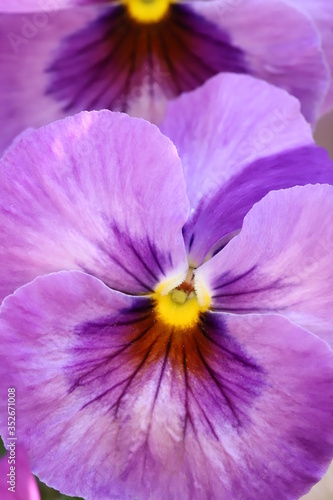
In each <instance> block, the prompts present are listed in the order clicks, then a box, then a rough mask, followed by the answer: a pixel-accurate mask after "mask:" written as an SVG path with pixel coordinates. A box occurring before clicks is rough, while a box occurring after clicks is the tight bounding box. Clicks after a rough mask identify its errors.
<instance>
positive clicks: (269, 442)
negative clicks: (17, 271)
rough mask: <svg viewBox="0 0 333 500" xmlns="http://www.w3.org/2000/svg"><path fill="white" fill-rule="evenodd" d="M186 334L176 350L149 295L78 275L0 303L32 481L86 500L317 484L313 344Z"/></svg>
mask: <svg viewBox="0 0 333 500" xmlns="http://www.w3.org/2000/svg"><path fill="white" fill-rule="evenodd" d="M22 324H24V328H22ZM199 326H200V328H199V329H198V331H197V332H195V333H194V332H191V331H188V332H183V334H185V335H186V336H190V338H186V339H185V338H184V345H183V347H182V341H181V340H180V339H179V334H180V332H177V331H172V330H170V331H166V332H164V331H163V330H160V335H159V336H156V332H155V331H154V329H155V328H156V322H155V321H154V317H153V315H152V310H151V304H150V301H149V298H147V297H137V298H134V297H129V296H125V295H123V294H121V293H119V292H114V291H113V290H110V289H109V288H107V287H106V286H105V285H103V284H102V283H101V282H100V281H99V280H97V279H95V278H93V277H91V276H88V275H85V274H83V273H78V272H69V273H67V272H62V273H57V274H53V275H50V276H45V277H42V278H37V279H36V280H35V281H34V282H33V283H30V284H28V285H26V286H24V287H22V288H21V289H19V290H17V291H16V292H15V293H14V294H13V295H12V296H10V297H7V299H6V300H5V301H4V303H3V306H2V309H1V317H0V332H1V335H0V344H1V349H0V353H1V363H0V372H1V377H0V386H1V388H2V389H5V388H7V387H8V384H10V385H15V387H16V388H17V393H18V395H19V397H18V398H17V412H18V414H19V415H20V420H19V424H20V427H19V430H20V438H21V439H22V441H23V442H24V444H25V445H26V446H27V449H28V451H29V456H30V459H31V463H32V466H33V470H34V471H35V472H36V473H37V474H38V476H39V477H40V478H41V479H42V480H44V481H46V482H47V483H48V484H50V485H52V486H55V487H57V488H58V489H60V490H61V491H63V492H64V493H67V494H70V495H80V496H83V497H84V498H87V500H89V499H96V498H98V499H99V500H110V499H113V498H138V499H140V500H141V499H146V498H160V499H162V500H171V499H173V500H176V499H179V498H182V499H184V500H203V499H212V500H216V499H219V498H242V499H244V500H252V499H253V498H265V499H267V500H275V499H276V498H285V499H289V500H291V499H295V498H298V497H299V496H300V495H301V494H303V493H305V492H306V491H307V490H308V489H309V488H310V487H311V486H312V485H313V484H314V483H315V482H317V481H318V480H319V479H320V477H321V476H322V475H323V473H324V472H325V470H326V468H327V466H328V463H329V461H330V459H331V457H332V454H333V433H332V427H331V415H332V410H333V408H332V404H333V386H332V383H331V381H332V376H333V356H332V352H331V351H330V349H329V348H328V346H327V344H325V343H324V342H322V341H321V340H320V339H318V338H317V337H315V336H314V335H312V334H310V333H308V332H306V331H304V330H302V329H300V328H299V327H297V326H295V325H293V324H291V323H290V322H288V321H287V320H286V319H284V318H282V317H280V316H262V317H260V316H256V315H253V316H251V315H250V316H247V317H245V316H243V317H235V316H232V315H228V314H226V315H224V316H223V315H220V314H214V313H209V314H207V315H206V316H205V317H204V318H203V319H202V322H201V323H200V325H199ZM164 337H165V338H164ZM173 343H175V344H177V343H178V344H179V347H180V349H176V350H174V349H173ZM190 347H191V348H190ZM0 404H1V405H2V408H1V409H2V411H1V412H0V415H1V417H0V418H1V430H2V431H4V430H5V428H6V424H7V417H6V415H5V411H4V408H3V406H4V405H5V400H4V398H2V399H1V403H0Z"/></svg>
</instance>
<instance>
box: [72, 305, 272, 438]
mask: <svg viewBox="0 0 333 500" xmlns="http://www.w3.org/2000/svg"><path fill="white" fill-rule="evenodd" d="M152 305H153V301H151V300H150V299H149V298H147V299H146V308H143V307H142V305H140V307H135V305H134V309H131V310H129V311H122V312H121V313H120V314H118V315H117V316H114V317H106V318H101V319H100V320H98V321H94V322H91V323H85V324H83V325H80V326H78V327H77V329H76V336H77V342H76V345H75V346H73V347H72V349H71V355H72V359H73V363H72V364H71V365H70V366H68V367H67V369H66V372H67V375H68V378H69V382H70V392H74V391H80V392H81V395H82V396H83V400H84V401H85V402H84V403H83V405H82V409H84V408H85V407H87V406H90V405H92V404H97V405H102V406H103V407H105V409H106V410H107V411H109V412H110V418H111V419H117V418H119V417H120V415H121V413H122V412H125V414H130V411H131V409H130V408H129V407H128V406H127V397H128V396H132V397H134V398H136V397H138V396H139V395H140V392H141V390H142V388H143V387H144V385H145V383H148V382H149V380H151V377H154V379H155V380H156V389H155V394H154V397H153V401H152V403H151V416H153V412H154V407H155V405H156V402H157V400H158V397H159V392H160V389H161V386H162V384H163V383H164V377H165V373H166V368H167V365H168V373H170V370H171V373H173V374H174V380H175V381H176V380H177V381H178V382H177V392H178V394H180V395H183V396H181V397H183V404H184V407H183V434H184V437H185V435H186V433H187V432H189V430H190V429H192V432H193V433H194V435H196V436H197V439H198V441H199V437H200V436H199V433H198V431H197V426H198V422H200V425H203V426H204V428H205V429H206V432H207V433H210V434H211V435H212V436H213V437H214V438H215V439H218V430H217V429H218V427H219V426H220V425H221V422H224V423H226V424H231V425H232V426H233V427H234V428H235V429H241V428H242V427H243V426H246V425H247V424H248V423H249V418H250V417H249V411H248V410H249V408H250V407H251V406H252V405H253V402H254V400H255V399H256V397H258V396H259V394H260V392H261V390H262V388H263V387H264V385H265V373H264V372H263V370H262V369H261V367H260V366H258V365H257V363H256V361H255V360H254V359H252V358H250V357H249V356H248V355H247V353H246V352H245V350H244V348H243V347H241V346H240V345H239V344H238V343H237V342H236V341H235V339H234V338H233V337H232V332H228V331H227V330H226V329H225V327H223V326H222V327H221V324H218V323H216V319H215V315H213V314H209V313H208V314H204V315H202V317H201V319H200V321H199V323H198V325H197V326H195V327H191V328H189V329H187V330H182V331H176V330H175V329H174V327H171V326H167V325H165V324H164V323H161V321H160V320H159V319H158V318H157V317H156V316H155V313H154V310H152ZM133 311H134V312H133ZM126 316H129V319H127V318H126ZM135 318H136V320H137V321H134V320H135ZM76 360H77V361H76ZM148 433H149V431H148ZM147 439H148V437H147ZM199 444H200V443H199Z"/></svg>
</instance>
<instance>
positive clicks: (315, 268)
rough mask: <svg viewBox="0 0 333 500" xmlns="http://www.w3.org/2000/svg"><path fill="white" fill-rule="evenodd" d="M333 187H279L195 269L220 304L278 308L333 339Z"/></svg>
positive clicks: (248, 309) (223, 307)
mask: <svg viewBox="0 0 333 500" xmlns="http://www.w3.org/2000/svg"><path fill="white" fill-rule="evenodd" d="M332 213H333V187H332V186H327V185H316V186H304V187H295V188H292V189H287V190H280V191H272V192H271V193H269V194H268V195H267V196H266V197H265V198H264V199H263V200H262V201H260V202H259V203H258V204H256V205H255V206H254V207H253V208H252V210H250V212H249V213H248V215H247V216H246V217H245V219H244V224H243V227H242V230H241V232H240V234H239V235H238V236H236V237H235V238H234V239H233V240H232V241H231V242H230V243H228V245H227V246H226V247H225V248H223V250H221V251H220V252H219V253H218V254H217V255H215V257H213V258H212V259H210V260H209V261H208V262H206V263H205V264H204V265H203V266H202V267H200V268H199V269H198V270H197V272H196V275H197V277H198V279H201V280H203V281H204V282H205V284H206V285H207V286H208V288H209V289H210V291H211V294H212V297H213V306H212V307H213V309H214V310H218V311H221V312H229V313H236V314H244V313H253V312H257V313H261V314H268V313H279V314H281V315H283V316H285V317H287V318H288V319H290V320H292V321H293V322H294V323H296V324H298V325H301V326H302V327H303V328H306V329H308V330H310V331H311V332H314V333H316V334H317V335H319V336H321V337H322V338H323V339H325V340H326V341H327V342H328V343H329V344H330V345H331V346H332V345H333V326H332V325H333V293H332V290H333V275H332V270H333V226H332Z"/></svg>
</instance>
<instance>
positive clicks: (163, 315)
mask: <svg viewBox="0 0 333 500" xmlns="http://www.w3.org/2000/svg"><path fill="white" fill-rule="evenodd" d="M192 277H193V273H190V278H189V277H187V279H186V280H185V281H184V282H183V283H182V284H181V285H180V286H178V287H177V288H173V289H172V290H171V291H170V292H169V293H165V291H164V290H165V284H161V285H160V286H159V287H157V289H156V291H155V293H154V300H155V308H156V309H155V310H156V315H157V318H158V319H160V320H161V321H162V322H163V323H165V324H167V325H168V326H175V327H177V328H181V329H186V328H190V327H193V326H195V325H196V324H197V323H198V321H199V317H200V314H201V313H204V312H205V311H207V309H208V308H209V305H210V297H209V295H208V293H207V292H205V293H204V298H203V299H201V300H200V301H199V300H198V296H197V293H196V291H195V289H194V284H193V281H192ZM163 291H164V293H163ZM201 291H202V290H201ZM201 295H202V294H201Z"/></svg>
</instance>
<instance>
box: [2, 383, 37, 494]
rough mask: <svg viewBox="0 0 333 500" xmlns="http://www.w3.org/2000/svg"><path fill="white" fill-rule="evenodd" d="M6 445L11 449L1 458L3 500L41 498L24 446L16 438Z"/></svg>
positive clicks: (8, 441)
mask: <svg viewBox="0 0 333 500" xmlns="http://www.w3.org/2000/svg"><path fill="white" fill-rule="evenodd" d="M7 389H8V388H7ZM7 394H8V393H7ZM6 413H7V412H6ZM8 413H9V410H8ZM11 422H14V421H11ZM6 445H7V446H9V450H10V451H9V452H8V453H7V454H6V455H5V456H4V457H2V458H1V459H0V497H1V500H13V498H14V499H15V500H40V495H39V492H38V487H37V483H36V480H35V478H34V476H33V475H32V473H31V471H30V466H29V461H28V457H27V454H26V452H25V450H24V448H23V447H22V446H21V445H19V444H18V443H17V441H16V439H8V440H6Z"/></svg>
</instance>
